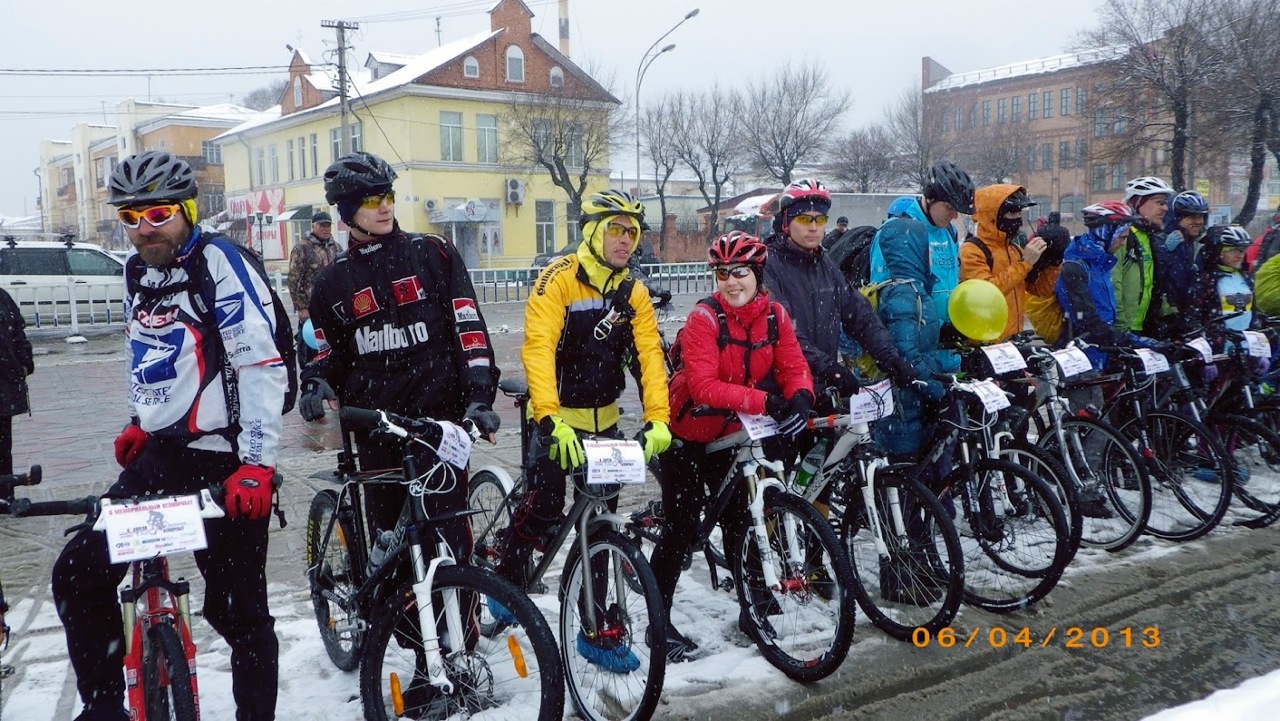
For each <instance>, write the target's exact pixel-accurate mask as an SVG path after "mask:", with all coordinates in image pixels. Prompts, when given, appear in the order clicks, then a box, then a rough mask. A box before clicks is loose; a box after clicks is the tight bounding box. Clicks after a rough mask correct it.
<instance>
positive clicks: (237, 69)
mask: <svg viewBox="0 0 1280 721" xmlns="http://www.w3.org/2000/svg"><path fill="white" fill-rule="evenodd" d="M317 67H319V65H317ZM288 69H289V66H288V65H238V66H232V67H222V68H150V69H146V68H128V69H110V70H103V69H95V68H58V69H54V68H0V75H20V76H41V77H49V76H63V77H140V76H154V75H158V76H184V75H262V74H267V73H277V72H280V71H283V70H288Z"/></svg>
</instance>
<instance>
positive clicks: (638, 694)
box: [468, 379, 667, 721]
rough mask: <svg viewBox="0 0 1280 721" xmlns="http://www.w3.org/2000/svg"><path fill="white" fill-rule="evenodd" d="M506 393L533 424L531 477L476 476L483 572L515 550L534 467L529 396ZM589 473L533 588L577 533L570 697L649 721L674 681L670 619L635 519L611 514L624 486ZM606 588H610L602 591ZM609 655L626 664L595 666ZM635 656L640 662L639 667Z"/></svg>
mask: <svg viewBox="0 0 1280 721" xmlns="http://www.w3.org/2000/svg"><path fill="white" fill-rule="evenodd" d="M498 387H499V389H501V390H502V392H503V393H504V394H506V395H508V396H511V397H513V398H514V399H515V402H516V406H517V407H518V408H519V409H520V417H521V418H522V419H524V421H523V422H522V423H521V428H520V457H521V468H520V478H519V481H518V482H516V481H513V480H512V479H511V477H510V475H508V474H507V472H506V471H505V470H504V469H502V468H500V467H498V466H486V467H484V468H481V469H480V470H479V471H477V472H476V473H475V474H474V475H473V476H472V477H471V489H470V493H469V495H468V499H469V501H470V506H471V508H472V509H475V510H476V511H477V513H476V515H475V516H474V518H475V520H476V523H475V524H474V525H473V528H474V529H475V539H476V540H475V551H474V554H473V557H472V561H473V563H474V564H475V565H477V566H480V567H483V568H491V567H493V566H494V565H496V563H497V562H498V559H500V558H501V557H502V549H503V544H504V543H506V542H508V540H507V539H506V538H505V536H506V535H507V534H506V532H505V531H504V529H509V528H510V526H511V518H512V514H513V513H514V511H515V509H516V508H518V507H519V505H520V503H521V501H522V500H523V498H524V490H525V487H526V483H527V480H526V479H527V478H528V475H529V473H530V471H531V469H532V463H533V454H532V453H531V452H530V450H531V445H532V436H533V429H532V421H531V420H529V419H528V417H527V413H526V409H527V406H528V403H529V392H528V387H527V386H526V385H525V383H524V381H517V380H513V379H503V380H501V381H499V383H498ZM579 435H580V437H583V438H585V439H587V440H590V438H591V436H590V434H584V433H581V432H580V433H579ZM610 440H613V439H610ZM587 468H588V466H587V465H584V466H583V467H581V468H579V469H577V470H575V471H573V472H571V473H569V474H567V475H569V476H570V477H571V478H572V480H573V482H574V486H575V487H576V488H577V489H578V494H577V497H576V498H575V499H574V503H573V506H572V507H571V508H570V510H569V512H568V514H567V515H566V516H565V517H564V519H563V520H562V521H561V522H560V524H559V526H558V528H557V529H555V530H554V531H553V532H552V533H551V536H552V537H551V538H550V539H544V544H543V545H541V546H540V547H539V548H538V549H537V550H539V551H541V553H542V556H541V558H536V557H535V558H533V559H532V560H531V563H530V565H531V568H530V569H527V572H526V574H525V580H526V583H525V589H526V590H529V591H530V592H533V591H535V590H537V589H539V588H541V583H542V579H543V578H544V577H545V576H546V574H547V572H548V570H549V569H550V567H551V564H552V562H553V561H554V560H555V558H556V556H557V554H558V553H559V552H560V550H561V549H562V548H564V547H565V544H566V542H567V541H568V538H569V534H571V533H575V532H576V533H577V536H576V539H575V541H574V543H573V544H572V545H570V546H569V549H568V555H567V557H566V558H565V561H564V566H563V568H562V569H561V575H560V587H559V598H560V619H559V627H560V651H561V656H562V658H563V661H564V668H565V681H566V684H567V686H568V688H569V695H570V698H571V699H572V701H573V705H574V708H575V709H576V710H577V711H578V713H579V714H581V715H582V716H583V717H585V718H587V719H592V720H593V721H594V720H598V719H647V718H649V717H650V716H651V715H652V714H653V711H654V709H655V708H656V707H657V704H658V700H659V697H660V695H661V693H662V682H663V677H664V675H665V672H666V620H667V619H666V613H665V610H664V608H663V605H662V598H661V595H660V594H659V592H658V585H657V581H656V580H655V579H654V576H653V570H652V569H651V568H649V562H648V560H647V559H646V558H645V556H644V554H643V553H642V552H641V550H640V548H639V546H638V545H637V544H636V543H635V542H634V541H633V540H632V539H631V538H629V537H628V536H627V535H626V534H625V533H624V532H623V529H624V527H625V525H626V520H625V519H624V518H623V517H622V516H620V515H618V514H616V513H613V512H612V511H610V510H609V506H608V502H609V501H610V500H611V499H612V498H614V497H616V496H617V494H618V493H619V491H620V488H619V486H618V485H617V484H607V485H598V484H588V483H585V482H584V481H585V474H586V471H587ZM601 581H603V582H604V583H603V588H601V587H599V586H598V585H597V584H600V582H601ZM504 625H505V624H503V623H502V622H501V621H500V620H498V619H497V618H495V617H494V616H493V615H492V614H490V615H488V616H485V617H483V618H482V624H481V627H482V630H483V631H485V632H489V633H492V632H494V631H496V630H500V629H501V628H503V626H504ZM600 651H603V652H604V653H606V654H613V655H615V656H617V657H618V659H624V660H620V661H618V667H615V668H612V669H605V668H601V667H599V666H597V665H596V664H595V663H594V662H593V661H591V660H588V658H587V655H592V654H594V653H597V652H600ZM646 652H647V653H646ZM628 654H634V657H635V660H634V661H632V660H631V657H630V656H629V655H628ZM598 658H599V657H597V659H598Z"/></svg>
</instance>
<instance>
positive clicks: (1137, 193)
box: [1124, 175, 1173, 205]
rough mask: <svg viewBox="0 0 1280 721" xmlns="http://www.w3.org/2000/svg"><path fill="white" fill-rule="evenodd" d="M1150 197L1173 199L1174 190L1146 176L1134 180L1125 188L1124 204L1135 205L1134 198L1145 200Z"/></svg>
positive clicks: (1158, 180)
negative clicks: (1157, 196) (1159, 196)
mask: <svg viewBox="0 0 1280 721" xmlns="http://www.w3.org/2000/svg"><path fill="white" fill-rule="evenodd" d="M1148 195H1164V196H1167V197H1170V198H1171V197H1173V188H1170V187H1169V186H1168V185H1167V184H1166V183H1165V182H1164V181H1163V180H1161V179H1159V178H1153V177H1151V176H1149V175H1148V176H1144V177H1141V178H1134V179H1133V180H1130V181H1129V182H1128V183H1126V184H1125V186H1124V202H1126V203H1129V204H1130V205H1132V204H1133V199H1134V198H1145V197H1147V196H1148Z"/></svg>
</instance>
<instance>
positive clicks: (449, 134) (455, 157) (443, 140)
mask: <svg viewBox="0 0 1280 721" xmlns="http://www.w3.org/2000/svg"><path fill="white" fill-rule="evenodd" d="M440 159H441V160H443V161H446V162H451V163H461V162H462V113H454V112H450V111H447V110H441V111H440Z"/></svg>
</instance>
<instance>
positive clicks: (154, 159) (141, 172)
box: [107, 150, 199, 205]
mask: <svg viewBox="0 0 1280 721" xmlns="http://www.w3.org/2000/svg"><path fill="white" fill-rule="evenodd" d="M108 187H109V191H108V193H109V194H108V197H107V203H108V204H110V205H137V204H141V203H151V202H156V201H161V200H169V201H182V200H189V199H191V198H194V197H196V193H197V192H198V191H199V188H198V187H197V186H196V176H195V174H194V173H192V172H191V166H190V165H188V164H187V162H186V161H185V160H182V159H181V158H178V157H176V156H174V155H173V154H171V153H166V152H165V151H163V150H148V151H147V152H145V153H139V154H137V155H130V156H129V157H127V158H125V159H124V160H122V161H120V163H119V164H118V165H116V167H115V168H114V169H112V171H111V180H110V181H109V182H108Z"/></svg>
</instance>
